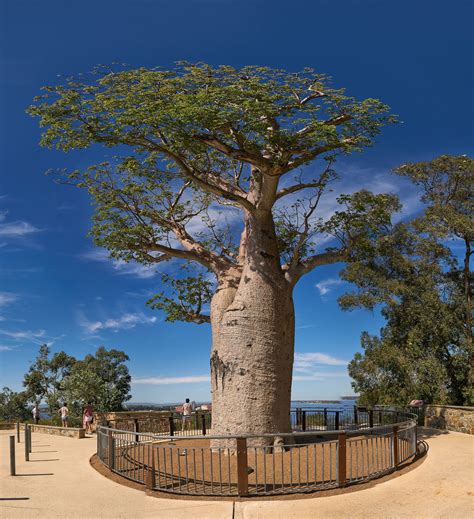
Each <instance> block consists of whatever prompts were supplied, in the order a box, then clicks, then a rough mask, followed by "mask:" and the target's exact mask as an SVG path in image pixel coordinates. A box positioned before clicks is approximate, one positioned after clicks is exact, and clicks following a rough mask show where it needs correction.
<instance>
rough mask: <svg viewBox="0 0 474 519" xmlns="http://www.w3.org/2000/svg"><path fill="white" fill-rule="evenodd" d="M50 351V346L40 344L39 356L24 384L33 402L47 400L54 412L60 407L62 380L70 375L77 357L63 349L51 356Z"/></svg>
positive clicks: (51, 411) (25, 377)
mask: <svg viewBox="0 0 474 519" xmlns="http://www.w3.org/2000/svg"><path fill="white" fill-rule="evenodd" d="M50 353H51V350H50V348H49V346H47V345H46V344H43V345H42V346H40V349H39V352H38V356H37V357H36V359H35V361H34V362H33V364H32V365H31V366H30V368H29V370H28V373H26V374H25V376H24V379H23V385H24V387H25V389H26V393H27V395H28V399H29V400H30V401H31V402H33V403H35V402H36V403H39V402H41V401H43V400H45V401H46V403H47V404H48V407H49V410H50V413H54V412H55V411H56V410H57V409H58V399H59V397H60V394H61V391H62V382H63V380H64V379H65V378H66V377H67V376H68V375H69V373H70V371H71V369H72V367H73V366H74V364H75V362H76V359H75V358H74V357H71V356H69V355H67V354H66V353H65V352H63V351H61V352H59V353H55V354H54V355H52V356H51V357H50Z"/></svg>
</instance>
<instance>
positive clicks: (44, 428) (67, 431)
mask: <svg viewBox="0 0 474 519" xmlns="http://www.w3.org/2000/svg"><path fill="white" fill-rule="evenodd" d="M28 425H29V427H30V429H31V431H32V432H38V433H45V434H54V435H56V436H67V437H68V438H76V439H81V438H85V437H86V430H85V429H83V428H82V427H57V426H55V425H40V424H28ZM20 427H21V429H22V430H24V429H25V424H21V425H20Z"/></svg>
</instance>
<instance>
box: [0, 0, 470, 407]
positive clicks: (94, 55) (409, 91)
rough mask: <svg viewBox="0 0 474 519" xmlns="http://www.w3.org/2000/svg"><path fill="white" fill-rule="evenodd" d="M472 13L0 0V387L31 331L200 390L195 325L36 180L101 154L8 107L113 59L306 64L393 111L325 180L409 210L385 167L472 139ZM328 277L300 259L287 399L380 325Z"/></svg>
mask: <svg viewBox="0 0 474 519" xmlns="http://www.w3.org/2000/svg"><path fill="white" fill-rule="evenodd" d="M472 10H473V4H472V2H471V1H462V0H457V1H456V2H454V3H451V4H450V5H448V4H446V2H440V1H436V0H432V1H429V2H428V1H423V0H419V1H417V2H413V1H410V2H408V1H398V2H392V1H388V0H387V1H381V0H379V1H371V0H365V1H355V0H352V1H351V0H346V1H344V2H343V1H339V2H336V1H332V2H331V1H322V0H314V1H310V0H307V1H293V2H284V1H281V0H273V1H271V2H270V1H268V0H267V1H261V0H251V1H250V0H240V1H238V2H237V1H234V0H232V1H231V0H199V1H197V0H196V1H192V0H182V1H181V2H170V1H166V2H165V1H161V0H154V1H152V0H134V1H132V0H128V1H123V0H115V1H110V0H102V1H100V2H91V1H87V0H85V1H82V2H80V4H79V3H77V2H64V1H63V0H61V1H57V0H48V2H44V1H42V2H39V1H34V0H29V1H24V0H3V1H2V2H0V24H1V28H0V52H1V55H0V92H1V94H0V111H1V114H2V115H1V127H0V177H1V178H0V195H1V198H0V377H1V381H0V385H1V386H3V385H8V386H9V387H11V388H13V389H17V390H18V389H20V388H21V379H22V376H23V374H24V373H25V371H26V370H27V368H28V366H29V362H30V361H31V360H33V359H34V357H35V355H36V352H37V349H38V345H39V344H41V343H43V342H47V343H51V345H52V346H51V347H52V349H53V351H57V350H65V351H67V352H68V353H70V354H72V355H75V356H77V357H82V356H84V355H85V354H87V353H89V352H93V351H94V350H95V348H96V347H97V346H98V345H99V344H104V345H105V346H106V347H109V348H110V347H116V348H119V349H123V350H125V351H126V352H127V353H128V354H129V356H130V358H131V360H130V363H129V367H130V371H131V373H132V376H133V379H134V384H133V387H132V393H133V400H135V401H154V402H169V401H177V400H182V399H183V398H184V397H186V396H190V397H191V398H192V399H194V400H207V399H208V398H209V383H208V371H209V348H210V329H209V328H208V327H207V325H201V326H198V325H193V324H171V323H165V322H163V315H161V314H160V313H159V312H153V311H151V310H149V309H148V308H146V306H145V301H146V300H147V298H148V294H149V293H153V291H157V290H159V289H160V286H159V277H157V276H156V275H155V274H154V272H153V271H150V270H149V269H148V270H147V269H143V268H141V267H140V266H137V265H135V266H134V265H122V264H117V263H114V262H111V261H109V260H107V258H106V257H105V256H104V254H103V252H102V251H100V250H98V249H96V248H95V247H94V246H93V244H92V243H91V241H90V239H89V238H87V236H86V235H87V231H88V229H89V226H90V215H91V206H90V202H89V200H88V198H87V196H86V194H85V193H83V192H80V191H78V190H74V189H72V188H68V187H65V186H59V185H56V184H55V183H54V182H53V181H52V179H51V178H48V177H46V176H45V175H44V172H45V171H46V170H47V169H48V168H54V167H79V168H81V167H84V166H87V165H88V164H91V163H94V162H95V161H97V160H98V157H99V156H100V154H99V152H98V151H94V152H87V151H86V152H80V153H76V152H72V153H69V154H67V155H65V154H63V153H60V152H56V151H51V150H45V149H42V148H40V147H39V146H38V139H39V130H38V127H37V121H36V120H33V119H31V118H29V117H28V116H27V115H26V114H25V111H24V110H25V108H26V107H27V106H28V104H30V102H31V100H32V98H33V97H34V96H35V95H37V94H38V93H39V89H40V87H41V86H42V85H46V84H54V83H56V82H58V81H60V79H59V78H58V77H57V75H58V74H66V75H68V74H76V73H79V72H86V71H88V70H90V69H91V68H92V67H93V66H95V65H97V64H100V63H105V64H108V63H112V62H126V63H128V64H130V65H131V66H157V65H160V66H162V67H167V66H171V65H172V63H173V62H174V61H177V60H183V59H186V60H190V61H200V60H202V61H206V62H209V63H212V64H216V65H217V64H224V63H225V64H231V65H234V66H243V65H247V64H256V65H268V66H272V67H278V68H286V69H288V70H295V71H296V70H298V69H301V68H303V67H305V66H310V67H313V68H315V69H317V70H318V71H320V72H324V73H327V74H329V75H331V76H333V78H334V84H335V85H337V86H345V87H346V88H347V91H348V93H349V94H351V95H354V96H356V97H359V98H363V97H377V98H380V99H382V100H383V101H384V102H386V103H388V104H389V105H390V106H391V107H392V110H393V112H394V113H397V114H399V116H400V118H401V119H402V121H403V124H400V125H397V126H394V127H391V128H387V129H386V130H385V131H384V133H383V135H382V136H381V137H380V138H378V142H377V145H376V146H375V147H374V148H372V149H370V150H367V151H366V152H365V153H363V154H361V155H358V156H354V157H346V158H344V160H343V161H340V162H339V163H338V171H339V172H340V173H341V175H342V180H341V183H340V186H339V189H340V190H341V191H346V192H347V191H351V190H354V189H360V188H361V187H368V188H370V189H374V190H377V191H390V192H396V193H398V194H399V195H400V196H401V198H402V200H403V201H404V202H405V209H404V213H403V215H402V216H401V217H409V216H411V215H413V214H415V213H416V211H418V210H419V209H420V206H419V204H418V203H417V194H416V192H414V190H413V188H412V187H411V186H409V185H408V184H407V183H406V182H402V181H401V180H400V179H398V178H395V177H393V176H392V175H391V174H390V173H389V171H390V169H391V168H392V167H394V166H396V165H399V164H401V163H404V162H408V161H417V160H428V159H430V158H432V157H434V156H437V155H439V154H441V153H451V154H463V153H467V154H469V153H471V152H472V136H473V135H472V112H473V110H472V108H473V107H472V87H473V81H472V57H473V56H472V49H473V40H472V30H471V29H472V27H471V23H472V14H473V13H472ZM330 206H331V202H330V201H328V205H327V208H329V209H330ZM329 209H328V210H329ZM337 272H338V268H337V267H335V266H331V267H324V268H321V269H319V270H316V271H314V272H313V273H312V274H310V275H309V276H307V278H305V279H304V280H303V281H302V282H301V283H300V285H299V286H298V287H297V289H296V292H295V305H296V314H297V324H296V327H297V329H296V352H297V363H296V365H295V382H294V386H293V397H294V398H334V397H338V396H340V395H343V394H351V389H350V380H349V378H348V376H347V374H346V367H345V364H346V361H348V360H350V359H351V358H352V356H353V354H354V352H355V351H357V350H358V348H359V336H360V333H361V331H363V330H368V331H370V332H377V331H378V330H379V328H380V326H381V325H382V321H381V320H380V318H379V317H378V315H377V314H374V313H370V312H367V311H362V310H360V311H355V312H351V313H343V312H341V311H340V310H339V309H338V306H337V301H336V299H337V296H338V295H340V294H341V293H342V292H343V291H344V289H345V288H347V287H345V286H344V285H343V284H341V283H340V282H338V278H337Z"/></svg>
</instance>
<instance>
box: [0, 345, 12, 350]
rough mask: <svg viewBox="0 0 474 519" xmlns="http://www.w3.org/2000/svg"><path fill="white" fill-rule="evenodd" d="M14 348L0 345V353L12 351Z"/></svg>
mask: <svg viewBox="0 0 474 519" xmlns="http://www.w3.org/2000/svg"><path fill="white" fill-rule="evenodd" d="M13 349H14V348H12V347H11V346H6V345H5V344H0V351H13Z"/></svg>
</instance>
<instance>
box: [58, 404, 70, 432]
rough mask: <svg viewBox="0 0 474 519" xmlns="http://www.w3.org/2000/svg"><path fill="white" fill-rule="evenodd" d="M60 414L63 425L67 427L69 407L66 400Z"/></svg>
mask: <svg viewBox="0 0 474 519" xmlns="http://www.w3.org/2000/svg"><path fill="white" fill-rule="evenodd" d="M59 414H60V415H61V422H62V424H63V427H67V426H68V423H67V422H68V419H69V409H68V408H67V402H64V404H63V406H62V407H61V409H60V410H59Z"/></svg>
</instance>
